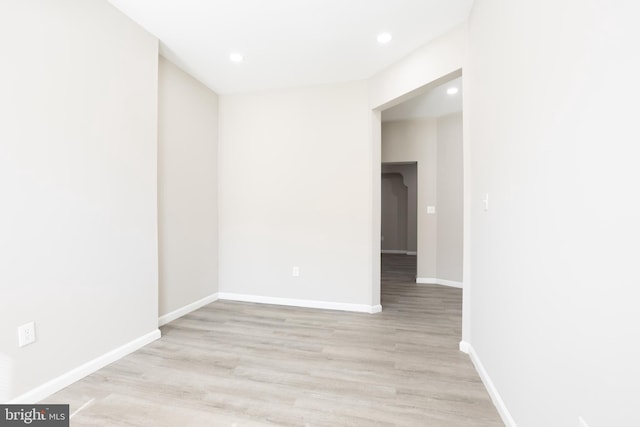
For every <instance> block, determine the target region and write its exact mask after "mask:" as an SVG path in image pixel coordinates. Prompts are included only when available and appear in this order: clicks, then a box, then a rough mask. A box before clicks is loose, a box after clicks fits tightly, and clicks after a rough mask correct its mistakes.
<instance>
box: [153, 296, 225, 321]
mask: <svg viewBox="0 0 640 427" xmlns="http://www.w3.org/2000/svg"><path fill="white" fill-rule="evenodd" d="M217 300H218V293H217V292H216V293H215V294H211V295H209V296H208V297H204V298H202V299H199V300H198V301H195V302H192V303H191V304H187V305H185V306H184V307H181V308H179V309H177V310H173V311H172V312H171V313H167V314H165V315H163V316H160V318H158V326H164V325H166V324H167V323H169V322H173V321H174V320H176V319H177V318H179V317H182V316H184V315H185V314H189V313H191V312H192V311H194V310H197V309H199V308H201V307H204V306H205V305H207V304H211V303H212V302H214V301H217Z"/></svg>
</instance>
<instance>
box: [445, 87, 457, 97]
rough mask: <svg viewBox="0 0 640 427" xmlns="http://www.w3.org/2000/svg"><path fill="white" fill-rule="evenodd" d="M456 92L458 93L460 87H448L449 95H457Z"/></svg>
mask: <svg viewBox="0 0 640 427" xmlns="http://www.w3.org/2000/svg"><path fill="white" fill-rule="evenodd" d="M456 93H458V88H457V87H455V86H452V87H450V88H449V89H447V94H448V95H455V94H456Z"/></svg>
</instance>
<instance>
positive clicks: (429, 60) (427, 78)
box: [369, 24, 467, 110]
mask: <svg viewBox="0 0 640 427" xmlns="http://www.w3.org/2000/svg"><path fill="white" fill-rule="evenodd" d="M466 54H467V26H466V24H463V25H460V26H459V27H457V28H454V29H453V30H451V31H449V32H447V33H446V34H443V35H442V36H440V37H438V38H437V39H435V40H433V41H432V42H431V43H428V44H426V45H424V46H422V47H420V48H418V49H416V50H415V51H414V52H412V53H411V54H409V55H407V56H406V57H405V58H403V59H402V60H400V61H398V62H396V63H394V64H393V65H391V66H390V67H389V68H387V69H385V70H382V71H381V72H379V73H377V74H376V75H374V76H373V77H371V79H369V90H370V97H369V99H370V105H371V107H372V108H376V109H381V110H384V109H386V108H389V107H392V106H395V105H398V104H400V103H402V102H404V101H406V100H408V99H411V98H413V97H414V96H415V95H416V94H421V93H425V92H427V91H428V89H429V88H432V87H436V86H439V85H440V84H441V83H443V82H444V81H447V80H450V79H451V77H457V76H459V75H460V69H461V68H462V65H463V63H464V61H465V60H466ZM425 85H429V87H425Z"/></svg>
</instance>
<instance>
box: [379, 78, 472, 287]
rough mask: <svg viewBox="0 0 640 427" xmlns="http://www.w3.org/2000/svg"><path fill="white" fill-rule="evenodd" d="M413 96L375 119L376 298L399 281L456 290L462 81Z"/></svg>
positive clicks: (428, 87) (461, 204)
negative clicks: (378, 291)
mask: <svg viewBox="0 0 640 427" xmlns="http://www.w3.org/2000/svg"><path fill="white" fill-rule="evenodd" d="M416 92H417V93H419V94H418V95H416V96H414V97H413V98H411V99H408V100H404V101H403V102H402V103H400V104H397V105H394V106H393V107H391V108H388V109H386V110H384V111H382V113H381V163H382V164H381V172H382V181H381V188H380V192H381V194H380V200H381V212H380V213H381V217H380V225H381V226H380V250H381V261H380V263H381V264H380V266H381V281H380V284H381V297H382V296H383V295H384V292H383V288H384V285H385V282H386V283H390V281H394V280H395V282H394V283H396V284H397V283H398V280H397V279H400V278H401V277H400V276H402V275H403V276H402V278H401V279H402V282H403V283H406V284H410V283H413V284H416V283H417V284H431V285H443V286H450V287H455V288H462V271H463V240H464V235H463V234H464V233H463V213H464V212H463V211H464V202H463V200H464V185H463V134H462V128H463V122H462V77H461V76H460V74H457V75H452V76H451V77H450V78H448V79H442V80H440V81H439V82H438V84H437V85H433V84H428V85H426V86H425V89H424V90H422V91H421V90H418V91H416ZM411 167H413V171H415V172H413V173H414V176H415V184H413V185H412V184H411V183H410V180H411V173H412V172H411V169H410V168H411ZM410 187H412V188H413V189H415V196H414V198H413V200H412V201H411V202H412V203H411V205H410V203H409V199H410V197H412V196H410ZM410 213H415V222H413V219H412V218H411V219H410V217H409V214H410ZM413 224H415V227H414V228H412V227H413ZM412 237H413V239H414V240H410V239H411V238H412ZM412 263H413V265H412ZM414 266H415V267H414Z"/></svg>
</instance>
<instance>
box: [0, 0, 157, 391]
mask: <svg viewBox="0 0 640 427" xmlns="http://www.w3.org/2000/svg"><path fill="white" fill-rule="evenodd" d="M0 49H1V51H2V58H3V60H2V64H3V65H2V67H0V93H2V96H0V117H2V126H0V141H1V143H0V198H1V200H2V208H1V209H0V236H2V237H1V241H2V244H0V295H1V302H0V307H1V308H0V401H7V400H10V399H13V398H15V397H17V396H19V395H22V394H23V393H26V392H28V391H30V390H32V389H34V388H36V387H38V386H40V385H42V384H43V383H45V382H47V381H49V380H53V379H55V378H56V377H58V376H60V375H63V374H65V373H67V372H68V371H70V370H72V369H74V368H77V367H79V366H80V365H82V364H84V363H85V362H89V361H91V360H93V359H94V358H96V357H98V356H102V355H104V354H105V353H107V352H109V351H111V350H114V349H116V348H119V347H120V346H123V345H126V344H129V343H131V342H133V341H134V340H136V339H138V338H140V339H142V340H143V341H145V340H147V339H149V337H154V336H158V332H157V324H158V323H157V322H158V300H157V288H158V262H157V255H158V252H157V249H158V245H157V200H156V132H157V101H156V94H157V69H158V64H157V61H158V59H157V58H158V49H157V40H156V39H155V38H153V37H152V36H150V35H149V34H147V33H146V32H144V31H143V30H141V29H140V28H139V27H138V26H137V25H135V24H134V23H133V22H131V21H130V20H129V19H127V18H125V17H124V16H123V15H122V14H121V13H120V12H118V11H116V10H115V9H114V8H112V7H111V6H109V5H108V4H107V3H106V2H103V1H97V0H95V1H93V0H65V1H56V2H50V1H44V0H43V1H4V2H2V4H1V5H0ZM29 321H35V323H36V335H37V341H36V342H35V343H34V344H31V345H29V346H27V347H23V348H18V342H17V333H16V328H17V326H19V325H21V324H23V323H26V322H29ZM145 337H146V338H145Z"/></svg>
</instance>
